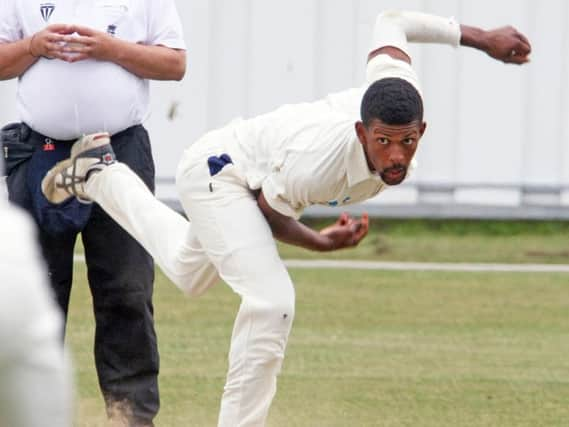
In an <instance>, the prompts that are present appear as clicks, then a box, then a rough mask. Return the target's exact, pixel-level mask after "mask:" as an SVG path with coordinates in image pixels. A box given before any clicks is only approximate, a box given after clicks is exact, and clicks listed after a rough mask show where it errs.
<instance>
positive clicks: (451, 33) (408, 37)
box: [370, 11, 461, 55]
mask: <svg viewBox="0 0 569 427" xmlns="http://www.w3.org/2000/svg"><path fill="white" fill-rule="evenodd" d="M460 38H461V32H460V25H459V24H458V23H457V22H456V21H455V20H454V18H441V17H439V16H434V15H428V14H426V13H420V12H400V11H388V12H383V13H381V14H379V16H378V17H377V20H376V23H375V28H374V31H373V39H372V45H371V49H370V52H373V51H375V50H377V49H379V48H382V47H385V46H393V47H396V48H398V49H400V50H402V51H403V52H405V53H406V54H407V55H409V51H408V46H407V43H408V42H415V43H437V44H448V45H450V46H454V47H458V46H459V44H460Z"/></svg>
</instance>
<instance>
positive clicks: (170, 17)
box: [147, 0, 186, 50]
mask: <svg viewBox="0 0 569 427" xmlns="http://www.w3.org/2000/svg"><path fill="white" fill-rule="evenodd" d="M149 4H150V24H149V28H148V40H147V42H148V44H149V45H153V46H157V45H161V46H166V47H169V48H172V49H184V50H185V49H186V43H185V42H184V32H183V29H182V22H181V21H180V16H179V14H178V10H177V9H176V4H175V3H174V0H151V1H150V2H149Z"/></svg>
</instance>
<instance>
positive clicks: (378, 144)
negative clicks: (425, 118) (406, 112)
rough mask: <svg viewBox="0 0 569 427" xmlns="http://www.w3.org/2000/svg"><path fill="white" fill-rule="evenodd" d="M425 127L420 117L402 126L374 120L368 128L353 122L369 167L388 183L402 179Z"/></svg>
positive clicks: (395, 182)
mask: <svg viewBox="0 0 569 427" xmlns="http://www.w3.org/2000/svg"><path fill="white" fill-rule="evenodd" d="M426 128H427V125H426V123H421V122H420V121H419V120H417V121H414V122H411V123H408V124H405V125H386V124H385V123H383V122H381V121H380V120H377V119H374V120H372V122H371V123H370V125H369V127H366V126H365V125H364V124H363V123H362V122H358V123H356V132H357V134H358V138H359V140H360V142H361V144H362V145H363V148H364V151H365V154H366V158H367V163H368V167H369V168H370V170H371V171H372V172H376V173H378V174H379V175H380V176H381V179H382V180H383V182H385V183H386V184H388V185H398V184H401V182H403V180H404V179H405V177H406V176H407V171H408V169H409V165H410V164H411V160H413V156H414V155H415V152H416V151H417V147H418V144H419V140H420V139H421V137H422V136H423V134H424V133H425V129H426Z"/></svg>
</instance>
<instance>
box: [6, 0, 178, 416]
mask: <svg viewBox="0 0 569 427" xmlns="http://www.w3.org/2000/svg"><path fill="white" fill-rule="evenodd" d="M185 70H186V52H185V44H184V39H183V34H182V27H181V23H180V19H179V16H178V12H177V10H176V7H175V4H174V0H141V1H136V2H132V1H128V0H105V1H94V0H81V1H76V2H68V1H58V0H52V1H49V2H48V1H45V2H44V1H34V0H3V1H2V7H1V8H0V80H7V79H12V78H18V98H17V108H18V112H19V115H20V118H21V123H18V124H13V125H10V126H8V127H6V128H5V129H4V132H3V138H2V139H3V153H4V155H5V157H6V162H7V171H6V172H7V175H8V178H7V184H8V192H9V197H10V200H11V201H12V202H14V203H16V204H18V205H20V206H21V207H23V208H24V209H26V210H28V211H29V212H31V213H32V215H33V217H34V218H35V220H36V222H37V224H38V225H39V228H40V243H41V247H42V250H43V254H44V256H45V258H46V261H47V264H48V267H49V273H50V277H51V284H52V286H53V288H54V291H55V294H56V296H57V299H58V302H59V304H60V306H61V308H62V309H63V311H64V312H65V313H67V309H68V304H69V295H70V292H71V284H72V273H73V252H74V246H75V242H76V239H77V236H78V234H79V233H81V237H82V240H83V245H84V247H85V257H86V261H87V269H88V279H89V286H90V288H91V293H92V296H93V306H94V313H95V320H96V333H95V363H96V368H97V373H98V376H99V384H100V387H101V390H102V393H103V396H104V399H105V403H106V405H107V412H108V414H109V417H111V418H112V419H113V420H115V419H116V420H118V421H120V422H122V423H124V424H126V425H128V426H137V427H138V426H152V425H153V419H154V417H155V415H156V413H157V412H158V409H159V395H158V381H157V376H158V367H159V358H158V350H157V343H156V335H155V331H154V324H153V307H152V290H153V280H154V266H153V262H152V259H151V258H150V256H149V255H148V254H147V253H146V252H145V251H144V250H143V249H142V247H141V246H140V245H139V244H138V243H137V242H136V241H135V240H133V239H132V238H131V237H130V236H128V234H127V233H126V232H124V231H123V230H122V228H121V227H119V226H118V225H117V224H116V223H115V222H114V221H113V220H112V219H111V218H110V217H109V216H107V215H106V214H105V213H104V212H103V211H102V210H101V209H100V208H99V207H98V206H96V205H95V206H91V205H85V204H82V203H80V202H77V201H75V200H74V201H72V202H71V203H67V204H65V205H64V206H61V207H59V206H58V207H56V206H54V205H51V204H50V203H49V202H47V200H46V199H45V198H43V195H42V194H41V191H40V188H39V184H40V181H41V178H42V177H43V175H44V174H45V171H47V170H48V169H49V168H50V167H51V166H52V165H53V164H55V163H56V162H57V161H59V160H61V159H62V158H65V157H67V156H68V155H69V150H70V147H71V144H72V142H73V141H74V140H75V139H77V138H78V137H80V136H81V135H83V134H89V133H93V132H99V131H107V132H109V133H110V134H111V135H112V145H113V148H114V150H115V151H116V154H117V157H118V159H119V160H120V161H121V162H124V163H126V164H127V165H129V167H130V168H132V169H133V170H134V171H135V172H136V173H137V174H138V175H139V176H140V178H142V180H143V181H144V182H145V184H146V185H147V186H148V187H149V188H150V189H151V190H153V189H154V164H153V159H152V154H151V149H150V141H149V138H148V134H147V132H146V130H145V129H144V127H143V126H142V125H141V123H142V122H143V121H144V120H145V119H146V117H147V115H148V98H149V79H155V80H180V79H182V78H183V76H184V74H185Z"/></svg>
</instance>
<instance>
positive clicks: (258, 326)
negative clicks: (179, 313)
mask: <svg viewBox="0 0 569 427" xmlns="http://www.w3.org/2000/svg"><path fill="white" fill-rule="evenodd" d="M196 169H197V171H196ZM199 169H201V171H199ZM194 171H195V173H190V174H189V175H188V176H187V178H188V179H185V180H184V181H183V183H182V185H180V190H181V195H182V203H183V204H184V208H185V210H186V211H187V212H188V214H189V215H190V217H191V218H192V223H193V225H194V229H195V232H196V234H197V236H198V238H199V240H200V242H201V243H202V245H203V247H204V249H205V251H206V252H207V253H208V255H209V257H210V259H211V260H212V262H213V263H214V265H215V266H216V267H217V269H218V271H219V273H220V275H221V277H222V279H223V280H224V281H225V282H226V283H228V284H229V286H231V288H232V289H233V290H234V291H235V292H236V293H237V294H239V295H240V296H241V297H242V302H241V307H240V309H239V312H238V314H237V318H236V320H235V324H234V328H233V335H232V339H231V348H230V352H229V371H228V373H227V381H226V384H225V389H224V393H223V398H222V402H221V411H220V416H219V426H223V427H236V426H239V427H245V426H262V425H264V424H265V421H266V418H267V415H268V411H269V407H270V404H271V402H272V399H273V396H274V394H275V391H276V378H277V375H278V373H279V372H280V368H281V364H282V361H283V358H284V352H285V348H286V343H287V340H288V336H289V333H290V330H291V326H292V322H293V319H294V299H295V295H294V288H293V284H292V282H291V280H290V277H289V275H288V272H287V271H286V269H285V267H284V265H283V262H282V261H281V260H280V258H279V255H278V252H277V249H276V245H275V241H274V239H273V236H272V233H271V230H270V228H269V226H268V224H267V222H266V220H265V218H264V217H263V215H262V213H261V211H260V210H259V208H258V205H257V202H256V200H255V199H254V198H253V196H252V195H251V194H250V192H249V191H248V190H247V189H246V188H243V187H242V186H239V185H236V184H235V183H234V182H235V179H234V178H235V177H234V176H233V177H232V176H231V175H232V171H234V172H235V169H234V167H233V166H228V167H226V168H225V169H224V170H223V171H222V172H221V173H220V174H219V175H216V177H215V178H214V179H215V183H214V184H213V189H214V190H213V192H210V190H209V189H208V180H209V177H208V172H207V165H206V162H205V161H204V162H203V165H201V166H198V167H197V168H195V169H194Z"/></svg>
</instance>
